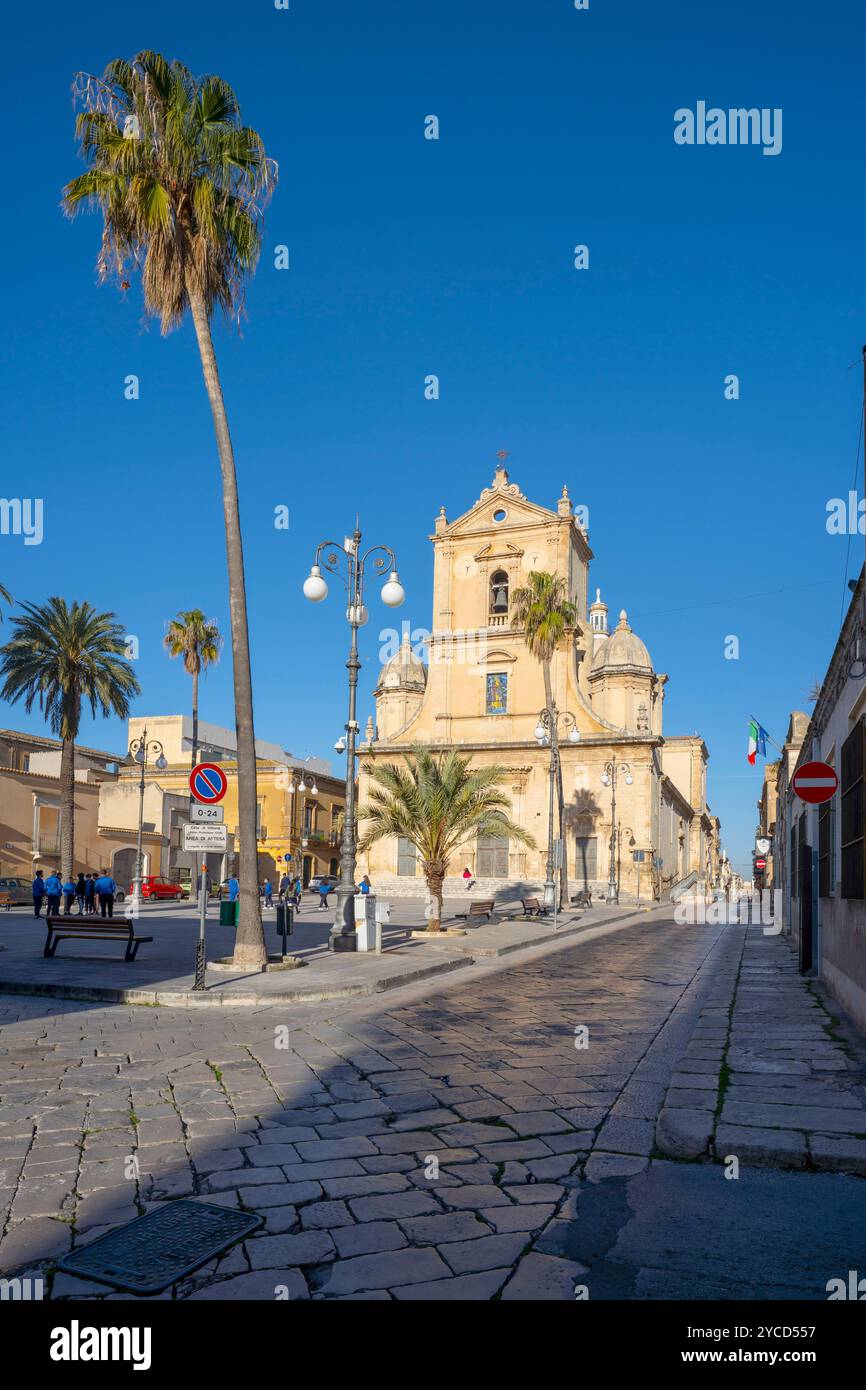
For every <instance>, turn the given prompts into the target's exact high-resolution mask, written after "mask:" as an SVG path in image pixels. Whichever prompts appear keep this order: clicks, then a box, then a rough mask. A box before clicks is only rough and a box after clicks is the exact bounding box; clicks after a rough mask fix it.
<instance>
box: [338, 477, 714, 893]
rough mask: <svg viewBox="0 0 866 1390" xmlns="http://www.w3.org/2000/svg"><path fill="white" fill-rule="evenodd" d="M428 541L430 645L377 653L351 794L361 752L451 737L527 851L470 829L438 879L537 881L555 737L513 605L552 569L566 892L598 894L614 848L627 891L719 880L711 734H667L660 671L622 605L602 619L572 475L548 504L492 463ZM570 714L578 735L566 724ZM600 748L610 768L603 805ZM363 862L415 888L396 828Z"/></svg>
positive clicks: (379, 754)
mask: <svg viewBox="0 0 866 1390" xmlns="http://www.w3.org/2000/svg"><path fill="white" fill-rule="evenodd" d="M430 539H431V541H432V544H433V623H432V629H431V635H430V637H429V640H428V641H427V643H426V656H427V660H426V661H424V660H422V657H421V656H420V655H419V653H418V651H417V650H415V649H413V646H412V644H411V641H410V638H409V635H408V633H407V634H406V635H405V636H404V639H403V642H402V644H401V646H400V650H399V651H398V652H397V653H396V655H394V656H393V657H392V658H391V660H389V661H388V662H386V663H385V664H384V665H383V666H382V669H381V672H380V676H379V680H378V683H377V685H376V689H375V692H374V695H375V701H376V714H375V719H373V718H371V719H370V720H369V721H368V723H367V729H366V736H365V741H364V742H363V743H362V744H361V747H360V754H361V757H360V787H359V799H360V804H361V806H363V805H364V802H365V800H366V794H367V788H368V786H369V774H368V771H367V768H368V767H369V765H370V764H375V763H376V762H380V761H384V762H398V761H400V760H401V757H402V756H404V755H405V754H406V752H407V751H409V750H410V749H411V747H412V745H413V744H423V745H425V746H426V747H429V748H430V749H432V750H433V751H445V750H447V749H451V748H457V749H459V750H460V752H461V753H465V754H466V756H467V757H469V758H470V759H471V761H472V762H473V764H477V765H482V764H491V763H495V764H498V765H500V766H501V767H503V768H504V769H505V774H506V775H505V778H504V780H503V783H502V786H503V789H504V790H505V792H506V793H507V794H508V795H509V796H510V798H511V803H512V816H513V819H514V820H516V821H517V822H518V824H520V825H521V826H523V828H524V829H526V830H528V831H529V832H530V834H531V835H532V836H533V838H534V840H535V842H536V845H537V848H536V849H527V848H526V847H525V846H523V845H518V844H516V843H511V842H509V841H508V840H506V839H500V838H491V837H488V838H485V839H479V840H477V841H475V842H472V843H469V844H467V845H466V846H465V847H464V849H462V850H461V851H460V862H459V863H457V862H454V863H452V864H451V866H450V873H449V879H448V880H447V881H446V884H445V892H446V894H447V893H449V892H452V893H453V892H462V891H463V889H464V885H463V881H462V878H461V877H460V875H461V874H462V872H463V870H464V868H466V867H468V868H469V869H470V870H471V871H472V873H473V875H474V877H475V878H476V880H477V883H476V889H475V891H476V893H478V894H482V895H483V894H484V893H485V892H486V893H489V894H492V893H495V892H498V891H502V890H504V889H511V890H514V889H518V888H523V889H525V891H527V892H537V891H539V890H540V889H541V887H542V885H543V883H544V879H545V876H546V865H547V839H548V814H549V780H548V779H549V767H550V749H549V746H547V745H541V744H539V741H538V739H537V737H536V728H537V726H538V723H539V714H540V712H541V710H542V709H543V708H544V704H545V696H544V680H543V672H542V667H541V663H540V662H539V661H538V660H537V659H536V658H535V657H533V656H532V655H531V654H530V652H529V651H528V650H527V647H526V643H525V640H524V634H523V630H522V628H521V627H519V626H518V625H517V624H516V623H515V622H514V619H513V606H512V605H513V595H514V593H515V591H516V590H517V589H519V588H520V587H521V586H523V585H525V584H526V583H527V582H528V576H529V574H530V572H531V571H533V570H538V571H547V572H549V573H555V574H559V575H562V576H564V577H565V578H566V579H567V582H568V590H569V595H570V598H571V600H572V602H573V604H574V606H575V610H576V613H577V619H576V621H575V624H574V627H573V628H571V629H569V630H568V631H567V632H566V633H565V635H564V636H563V639H562V641H561V643H560V644H559V647H558V649H557V650H556V652H555V653H554V655H553V658H552V661H551V680H552V687H553V697H554V701H555V704H556V707H557V710H558V711H559V713H560V715H563V714H566V712H567V716H571V717H567V718H566V719H565V720H563V721H562V724H561V730H562V732H561V735H560V758H561V764H562V778H563V792H564V799H565V834H564V852H565V855H566V864H567V871H568V882H569V889H570V891H571V892H575V891H579V890H581V889H584V888H588V889H590V890H591V891H592V892H593V894H594V896H596V897H598V896H600V895H604V894H605V893H606V892H607V886H608V882H609V877H610V864H611V847H613V858H614V874H615V878H616V881H617V884H618V886H619V890H620V899H621V900H623V901H632V900H633V899H634V898H635V896H636V894H637V892H638V890H639V891H640V897H641V900H642V901H645V900H649V899H651V898H652V897H653V896H659V895H661V896H664V895H665V894H666V893H667V892H668V891H669V890H670V888H671V887H672V886H674V885H676V884H678V883H680V882H681V881H682V880H683V879H686V878H688V877H689V876H690V875H692V876H694V877H695V878H696V879H697V880H699V881H703V882H704V883H706V884H707V885H708V886H709V885H712V884H713V883H714V882H716V881H717V877H718V868H719V823H718V820H717V819H716V818H714V817H713V816H711V814H710V811H709V808H708V807H707V804H706V765H707V758H708V753H707V749H706V745H705V744H704V742H703V740H702V739H701V738H700V736H699V735H697V734H695V735H687V736H680V737H673V738H671V737H668V736H666V735H665V734H664V733H663V707H664V697H665V686H666V683H667V680H668V677H667V676H666V675H664V674H661V673H659V672H657V671H656V670H655V669H654V668H653V664H652V661H651V659H650V655H649V652H648V651H647V649H646V647H645V645H644V643H643V642H642V641H641V639H640V638H639V637H638V636H637V634H636V633H635V632H633V631H632V629H631V627H630V626H629V623H628V618H627V615H626V613H625V611H622V612H621V613H620V615H619V619H618V621H617V622H616V624H615V625H613V626H611V625H610V624H609V621H608V610H607V606H606V604H605V603H604V602H603V601H602V599H601V594H600V591H599V590H596V592H595V596H594V598H593V599H592V601H590V599H589V564H590V561H591V560H592V558H593V553H592V551H591V549H590V545H589V537H588V534H587V531H586V530H585V529H584V528H583V526H582V525H581V524H580V521H579V519H578V516H577V515H576V514H575V510H574V507H573V505H572V502H571V500H570V498H569V496H568V491H567V489H566V488H565V487H564V488H563V490H562V496H561V497H560V498H559V499H558V501H557V503H556V506H555V508H554V509H553V510H551V509H548V508H546V507H543V506H541V505H539V504H538V503H536V502H533V501H531V500H530V499H529V498H527V497H526V496H525V495H524V494H523V492H522V491H521V490H520V488H519V487H518V485H517V484H516V483H513V482H511V481H510V480H509V477H508V474H507V472H506V471H505V469H504V468H499V469H497V472H496V475H495V477H494V479H493V483H492V484H491V486H490V487H487V488H484V489H483V491H482V493H481V496H480V497H479V498H478V500H477V502H475V504H474V505H473V506H472V507H470V508H469V510H468V511H467V512H464V514H463V515H462V516H459V517H457V518H456V519H455V520H454V521H449V520H448V518H447V515H446V512H445V508H444V507H443V508H442V509H441V510H440V513H439V516H438V517H437V518H436V523H435V529H434V533H433V535H432V536H431V537H430ZM566 723H568V725H569V726H571V724H572V723H573V724H574V725H575V726H576V730H577V733H576V734H572V735H571V737H569V730H568V728H566V727H565V724H566ZM611 763H615V764H616V767H617V776H616V788H615V790H616V814H615V819H614V817H613V816H612V791H613V788H612V787H611V785H610V780H611V779H610V773H609V765H610V764H611ZM603 779H606V780H603ZM557 819H558V818H557ZM612 830H613V839H612V838H611V832H612ZM556 833H558V830H557V832H556ZM635 852H637V855H636V854H635ZM358 868H359V872H360V873H365V872H366V873H369V875H370V878H371V880H372V882H373V885H374V889H375V891H376V892H378V893H381V894H382V895H383V896H386V897H387V896H389V895H390V896H416V895H417V896H423V894H424V892H425V886H424V878H423V874H422V872H421V868H420V865H419V864H418V863H417V856H416V852H415V850H414V847H413V846H412V845H411V844H409V843H408V842H398V841H389V840H383V841H380V842H379V843H378V844H376V845H374V846H373V847H372V848H371V849H370V851H369V853H368V854H367V855H362V856H361V857H360V860H359V866H358ZM638 875H640V881H638Z"/></svg>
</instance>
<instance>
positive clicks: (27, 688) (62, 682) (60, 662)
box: [0, 598, 139, 882]
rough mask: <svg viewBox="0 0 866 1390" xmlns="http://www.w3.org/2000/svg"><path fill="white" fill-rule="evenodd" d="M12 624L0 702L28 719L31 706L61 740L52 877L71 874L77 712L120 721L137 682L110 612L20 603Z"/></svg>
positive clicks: (3, 656)
mask: <svg viewBox="0 0 866 1390" xmlns="http://www.w3.org/2000/svg"><path fill="white" fill-rule="evenodd" d="M21 607H22V609H23V614H21V615H16V616H14V617H13V618H12V625H13V627H14V629H15V633H14V636H13V637H11V638H10V639H9V641H8V642H7V643H6V644H5V645H4V646H3V647H0V678H2V680H3V685H2V687H0V699H3V700H9V701H10V702H11V703H13V704H14V703H15V701H16V700H20V699H22V698H23V700H24V708H25V709H26V710H27V712H28V714H29V713H30V710H31V709H32V708H33V705H34V703H35V704H37V705H38V706H39V708H40V710H41V711H42V713H43V714H44V715H45V718H46V719H47V721H48V724H49V726H50V728H51V729H52V731H53V732H54V733H55V734H57V735H58V736H59V737H60V739H61V740H62V745H63V746H62V749H61V753H60V872H61V875H62V877H63V879H64V882H65V881H66V880H67V879H68V878H69V876H70V875H71V873H72V869H73V858H74V849H75V740H76V738H77V737H78V728H79V725H80V723H81V711H82V709H83V708H84V706H85V705H89V706H90V713H91V714H92V715H93V716H95V715H96V713H97V711H98V712H99V713H101V714H102V716H103V718H105V719H107V718H108V717H109V715H112V714H113V715H116V716H117V718H118V719H126V718H127V717H128V715H129V701H130V697H131V696H133V695H137V694H138V693H139V685H138V681H137V680H136V678H135V675H134V674H133V670H132V667H131V666H130V664H129V662H128V661H126V660H125V657H124V653H125V651H126V637H125V631H124V628H123V627H122V626H121V625H120V623H118V622H117V621H116V619H115V615H114V614H113V613H97V611H96V609H95V608H93V607H92V605H91V604H89V603H73V604H71V605H69V604H67V603H66V601H65V600H64V599H62V598H50V599H49V600H48V602H47V603H45V604H34V603H22V605H21Z"/></svg>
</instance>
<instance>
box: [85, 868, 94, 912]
mask: <svg viewBox="0 0 866 1390" xmlns="http://www.w3.org/2000/svg"><path fill="white" fill-rule="evenodd" d="M84 910H85V912H86V913H87V914H88V915H90V913H93V912H95V911H96V874H85V875H84Z"/></svg>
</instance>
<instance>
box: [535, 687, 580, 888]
mask: <svg viewBox="0 0 866 1390" xmlns="http://www.w3.org/2000/svg"><path fill="white" fill-rule="evenodd" d="M551 714H552V716H553V717H552V718H551ZM566 729H568V741H569V743H578V742H579V740H580V730H579V729H578V727H577V720H576V719H575V717H574V715H573V714H570V713H569V712H568V710H564V711H563V712H562V713H561V714H560V712H559V710H557V708H556V705H554V706H553V708H552V710H549V709H547V707H546V706H545V708H544V709H543V710H542V711H541V713H540V714H539V716H538V723H537V724H536V726H535V737H536V739H537V740H538V742H539V744H540V746H541V747H542V748H544V747H546V746H547V745H548V744H549V745H550V771H549V779H550V793H549V806H548V814H547V878H546V879H545V880H544V906H545V907H546V908H547V910H548V912H552V911H553V908H554V905H555V902H556V879H555V873H556V865H555V863H554V859H555V855H554V848H553V845H554V835H553V792H554V787H555V785H556V774H557V769H558V767H559V738H560V734H561V733H562V732H563V731H564V730H566Z"/></svg>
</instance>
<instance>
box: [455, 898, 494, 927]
mask: <svg viewBox="0 0 866 1390" xmlns="http://www.w3.org/2000/svg"><path fill="white" fill-rule="evenodd" d="M493 904H494V899H493V898H483V899H481V901H480V902H477V903H470V904H469V908H468V910H467V911H466V912H458V913H457V916H456V917H455V919H454V920H455V921H456V922H467V923H468V922H471V921H472V919H473V917H483V918H484V919H485V921H487V922H489V921H491V919H492V917H493Z"/></svg>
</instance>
